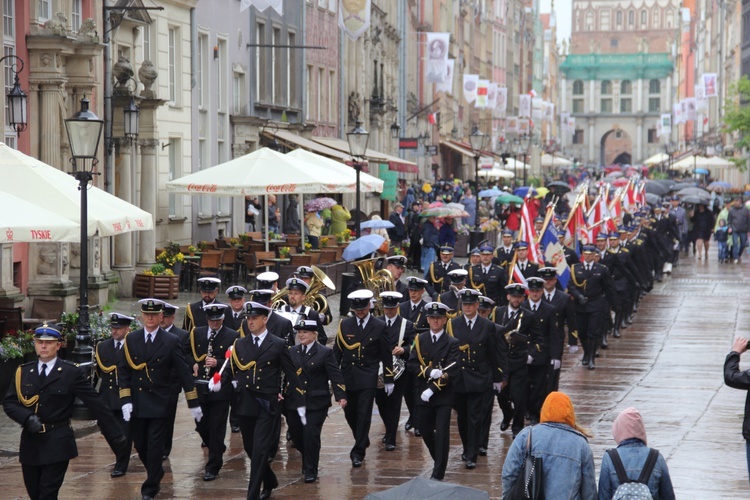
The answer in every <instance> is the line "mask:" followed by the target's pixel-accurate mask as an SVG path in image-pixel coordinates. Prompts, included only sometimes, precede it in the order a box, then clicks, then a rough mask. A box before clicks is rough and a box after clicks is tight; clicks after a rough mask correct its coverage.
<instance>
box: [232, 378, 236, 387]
mask: <svg viewBox="0 0 750 500" xmlns="http://www.w3.org/2000/svg"><path fill="white" fill-rule="evenodd" d="M232 387H234V388H235V389H236V388H237V381H236V380H232Z"/></svg>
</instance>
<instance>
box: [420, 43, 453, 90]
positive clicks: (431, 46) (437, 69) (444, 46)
mask: <svg viewBox="0 0 750 500" xmlns="http://www.w3.org/2000/svg"><path fill="white" fill-rule="evenodd" d="M450 38H451V34H450V33H427V50H426V52H427V64H426V65H425V71H426V72H427V74H426V75H425V80H426V81H427V82H429V83H443V82H444V81H445V76H446V75H445V67H446V66H447V65H448V45H449V44H450Z"/></svg>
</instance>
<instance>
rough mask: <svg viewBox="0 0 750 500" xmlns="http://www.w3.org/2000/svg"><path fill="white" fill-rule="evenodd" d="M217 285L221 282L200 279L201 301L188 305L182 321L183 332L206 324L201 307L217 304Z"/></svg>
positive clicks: (213, 279) (212, 279)
mask: <svg viewBox="0 0 750 500" xmlns="http://www.w3.org/2000/svg"><path fill="white" fill-rule="evenodd" d="M219 285H221V280H220V279H218V278H200V279H199V280H198V286H199V288H200V293H201V300H199V301H197V302H193V303H190V304H188V306H187V308H186V309H185V317H184V318H183V319H182V329H183V330H185V331H188V332H189V331H190V330H192V329H193V328H194V327H196V326H206V325H207V324H208V322H207V321H206V315H205V313H204V312H203V306H207V305H209V304H213V303H218V302H217V300H216V295H217V294H218V293H219Z"/></svg>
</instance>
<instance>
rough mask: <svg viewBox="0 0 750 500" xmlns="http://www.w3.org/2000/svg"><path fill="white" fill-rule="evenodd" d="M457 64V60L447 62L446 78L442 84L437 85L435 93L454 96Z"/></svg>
mask: <svg viewBox="0 0 750 500" xmlns="http://www.w3.org/2000/svg"><path fill="white" fill-rule="evenodd" d="M455 64H456V60H455V59H448V60H447V61H446V62H445V76H444V77H443V82H442V83H437V84H435V92H445V93H447V94H453V69H454V67H455V66H454V65H455Z"/></svg>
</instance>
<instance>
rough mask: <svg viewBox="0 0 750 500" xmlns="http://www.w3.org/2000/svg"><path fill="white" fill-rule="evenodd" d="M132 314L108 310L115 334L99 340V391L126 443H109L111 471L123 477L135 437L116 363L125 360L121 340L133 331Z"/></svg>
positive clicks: (97, 361)
mask: <svg viewBox="0 0 750 500" xmlns="http://www.w3.org/2000/svg"><path fill="white" fill-rule="evenodd" d="M134 319H135V318H132V317H130V316H126V315H125V314H120V313H116V312H113V313H109V330H110V332H111V333H112V337H111V338H108V339H107V340H102V341H101V342H99V343H98V344H96V349H95V351H94V352H95V359H96V374H97V376H98V377H99V380H101V382H100V384H99V395H100V396H101V398H102V400H103V401H104V402H105V403H106V404H107V407H109V410H110V411H111V412H112V415H114V417H115V418H116V419H117V422H118V423H119V424H120V427H121V428H122V430H123V432H124V433H125V438H126V439H127V446H125V447H122V446H119V447H118V446H116V445H115V444H114V443H111V442H110V443H109V446H110V448H112V451H113V452H114V453H115V466H114V468H113V469H112V472H111V473H110V476H112V477H121V476H124V475H125V474H126V473H127V472H128V465H129V464H130V452H131V451H132V449H133V439H132V438H131V437H130V423H128V422H126V421H124V420H123V419H122V403H120V388H119V387H118V386H117V366H118V365H119V364H120V363H121V362H122V358H123V351H122V344H123V342H124V341H125V336H126V335H127V334H128V333H129V332H130V325H131V324H132V323H133V320H134Z"/></svg>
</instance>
